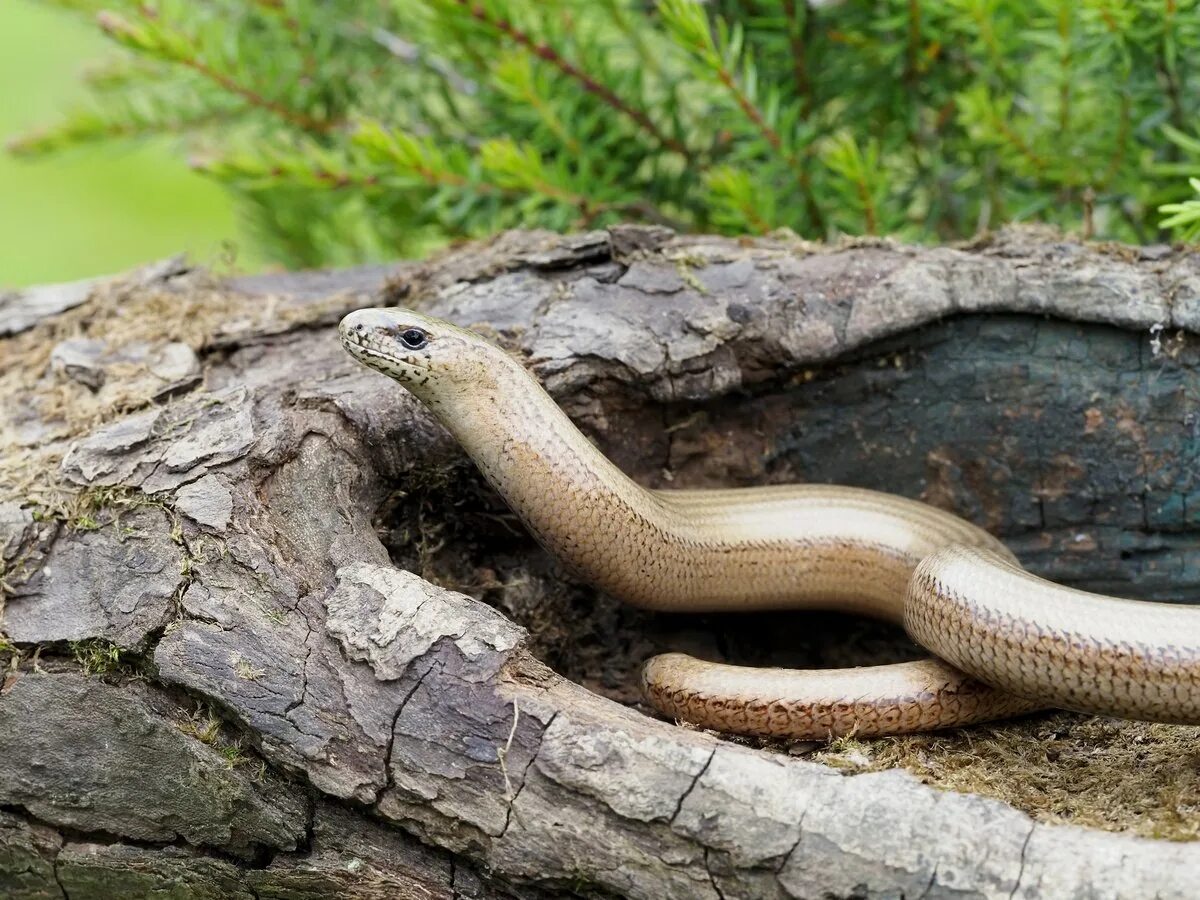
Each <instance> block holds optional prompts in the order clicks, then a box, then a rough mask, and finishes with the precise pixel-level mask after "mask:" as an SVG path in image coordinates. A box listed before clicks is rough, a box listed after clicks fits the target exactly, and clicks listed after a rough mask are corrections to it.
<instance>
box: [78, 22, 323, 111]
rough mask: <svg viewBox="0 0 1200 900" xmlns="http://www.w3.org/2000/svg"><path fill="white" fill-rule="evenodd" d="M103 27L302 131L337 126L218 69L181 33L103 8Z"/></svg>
mask: <svg viewBox="0 0 1200 900" xmlns="http://www.w3.org/2000/svg"><path fill="white" fill-rule="evenodd" d="M96 22H97V24H98V25H99V26H100V29H101V30H102V31H103V32H104V33H105V34H107V35H108V36H109V37H111V38H113V39H114V40H116V41H118V42H119V43H122V44H125V45H126V46H130V47H133V48H135V49H140V50H144V51H146V52H150V53H154V54H155V55H156V56H158V57H160V58H161V59H165V60H167V61H168V62H173V63H176V64H177V65H180V66H183V67H184V68H186V69H190V70H191V71H193V72H195V73H196V74H198V75H201V76H203V77H204V78H207V79H208V80H209V81H211V82H213V83H214V84H216V85H218V86H219V87H221V88H223V89H224V90H226V91H228V92H229V93H231V94H235V95H236V96H238V97H241V98H242V99H243V100H245V101H246V102H247V103H249V104H250V105H251V106H255V107H257V108H259V109H262V110H266V111H267V112H270V113H272V114H273V115H275V116H277V117H279V118H280V119H282V120H284V121H285V122H287V123H288V124H290V125H293V126H295V127H297V128H300V129H302V130H303V131H308V132H313V133H315V134H325V133H328V132H329V131H332V130H333V129H334V128H336V127H338V125H339V124H340V123H339V122H336V121H330V120H325V119H316V118H313V117H312V116H310V115H308V114H307V113H305V112H302V111H300V110H297V109H292V108H290V107H288V106H286V105H284V104H282V103H279V102H278V101H275V100H271V99H270V98H268V97H266V96H264V95H263V94H261V93H259V92H258V91H256V90H254V89H253V88H250V87H247V86H246V85H243V84H240V83H239V82H238V81H236V80H235V79H234V78H233V77H232V76H230V75H227V74H225V73H224V72H221V71H218V70H217V69H215V68H213V67H212V66H210V65H209V64H207V63H205V62H204V61H203V60H202V59H200V57H199V56H197V55H196V54H195V52H194V50H193V48H192V47H191V46H190V45H189V44H188V43H187V41H186V40H185V39H183V38H182V37H181V36H180V35H170V36H168V35H165V34H163V33H162V32H161V31H159V30H158V29H155V31H151V30H149V29H144V28H138V27H137V26H136V25H134V24H133V23H131V22H129V21H128V20H126V19H123V18H121V17H120V16H118V15H116V14H115V13H112V12H101V13H99V14H98V15H97V16H96Z"/></svg>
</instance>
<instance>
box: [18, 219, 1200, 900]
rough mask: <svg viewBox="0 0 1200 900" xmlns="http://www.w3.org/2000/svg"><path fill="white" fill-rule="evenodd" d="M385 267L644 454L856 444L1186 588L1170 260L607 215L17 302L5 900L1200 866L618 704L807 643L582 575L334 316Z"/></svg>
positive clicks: (717, 464)
mask: <svg viewBox="0 0 1200 900" xmlns="http://www.w3.org/2000/svg"><path fill="white" fill-rule="evenodd" d="M80 294H82V298H81V296H79V295H80ZM380 302H405V303H411V304H418V305H420V306H421V307H422V308H423V309H425V310H427V311H429V312H432V313H434V314H437V315H441V316H445V317H448V318H451V319H454V320H456V321H458V322H460V323H463V324H468V325H477V326H480V327H483V328H490V329H491V330H492V331H493V332H494V334H495V335H496V337H497V338H498V339H500V340H502V341H503V342H505V343H506V344H507V345H508V346H510V347H511V348H512V349H513V351H514V352H517V353H520V354H522V355H523V356H525V357H526V358H527V359H528V360H529V364H530V365H531V366H532V367H533V369H534V371H535V372H536V373H537V374H538V375H539V377H541V379H542V380H543V382H544V383H545V384H546V385H547V387H548V389H549V390H550V391H551V392H552V393H553V394H554V396H555V397H556V398H557V399H558V400H559V401H560V402H561V403H562V404H563V405H564V407H565V408H566V409H567V410H568V412H569V413H570V414H571V415H572V416H573V417H574V418H575V419H576V421H578V422H579V423H580V424H581V425H582V426H583V427H584V428H585V429H586V430H587V431H588V432H589V434H591V435H592V436H593V437H594V438H595V439H596V440H597V441H598V443H599V444H600V445H601V447H602V448H603V449H604V450H605V451H606V452H607V453H609V454H610V455H611V456H612V457H613V458H614V459H616V460H617V461H618V462H619V463H620V464H621V465H622V466H623V467H624V468H626V469H627V470H628V471H629V472H631V473H632V474H633V475H634V476H635V477H637V478H639V479H640V480H642V481H643V482H645V483H647V484H658V485H662V484H667V483H671V484H675V485H711V484H718V483H720V484H749V483H763V482H770V481H786V480H815V481H826V480H834V481H839V482H842V483H848V484H862V485H866V486H871V487H877V488H882V489H886V490H891V491H894V492H897V493H902V494H906V495H909V496H922V497H924V498H925V499H927V500H929V501H931V502H934V503H936V504H938V505H940V506H944V507H946V508H948V509H952V510H954V511H956V512H959V513H961V514H963V515H965V516H967V517H969V518H971V519H973V520H975V521H977V522H979V523H981V524H984V525H986V526H987V527H989V528H991V529H992V530H994V531H995V532H996V533H998V534H1000V535H1002V536H1003V537H1005V538H1006V539H1007V540H1009V541H1010V543H1011V545H1012V546H1013V547H1014V549H1016V550H1017V551H1018V553H1019V554H1020V555H1021V557H1022V559H1023V560H1024V561H1025V562H1026V563H1027V564H1028V565H1029V566H1030V567H1031V568H1033V569H1034V570H1036V571H1039V572H1042V573H1044V574H1046V575H1048V576H1050V577H1052V578H1055V579H1057V580H1061V581H1066V582H1071V583H1075V584H1083V585H1090V586H1102V587H1104V588H1111V589H1114V590H1117V591H1119V592H1121V593H1123V594H1126V595H1131V596H1170V597H1174V598H1179V599H1183V598H1186V597H1187V596H1188V594H1189V592H1190V593H1191V594H1193V595H1194V594H1195V591H1196V588H1197V586H1198V585H1200V564H1198V562H1197V561H1198V560H1200V554H1198V553H1197V552H1196V550H1197V541H1198V539H1200V488H1198V486H1197V485H1196V483H1195V477H1194V475H1193V473H1194V471H1195V470H1196V462H1197V460H1196V456H1197V452H1198V450H1197V447H1198V446H1200V445H1198V442H1197V440H1196V438H1197V434H1198V431H1200V409H1198V408H1197V407H1198V403H1200V384H1198V379H1200V374H1197V368H1196V362H1197V359H1196V342H1195V340H1194V339H1193V338H1192V335H1194V334H1195V333H1197V332H1200V257H1198V256H1196V255H1194V254H1187V253H1176V252H1172V251H1171V250H1169V249H1168V248H1145V249H1141V250H1136V249H1130V248H1124V247H1099V246H1082V245H1079V244H1076V243H1072V242H1069V241H1063V240H1060V239H1058V238H1056V237H1054V236H1048V235H1043V234H1037V233H1031V232H1013V233H1009V234H1004V235H1001V236H999V237H997V238H994V239H991V240H989V241H986V242H982V243H980V244H979V245H978V246H974V247H962V248H953V249H952V248H938V249H919V248H909V247H899V246H893V245H891V244H887V243H866V244H855V245H847V246H846V247H842V248H826V247H818V246H812V245H807V244H802V243H798V242H788V241H782V240H780V241H767V240H763V241H732V240H724V239H712V238H680V237H674V236H672V235H671V234H670V233H668V232H665V231H662V230H657V229H644V228H625V229H614V230H612V231H610V232H596V233H589V234H584V235H576V236H572V237H567V238H560V237H555V236H551V235H545V234H533V233H512V234H507V235H503V236H501V237H499V238H497V239H496V240H494V241H491V242H489V243H487V244H484V245H473V246H468V247H463V248H460V249H458V250H455V251H454V252H451V253H449V254H446V255H444V256H442V257H440V258H438V259H435V260H433V261H431V262H428V263H425V264H420V265H411V264H410V265H398V266H394V267H382V268H370V269H363V270H354V271H350V272H343V273H312V274H307V275H286V276H264V277H257V278H244V279H233V280H225V281H221V280H219V279H215V278H213V277H212V276H210V275H208V274H207V273H204V272H197V271H192V270H189V269H188V268H187V267H186V266H184V265H182V264H179V263H178V262H177V261H172V262H171V263H170V264H168V265H164V266H159V267H149V268H148V269H146V270H143V271H142V272H140V273H137V274H136V275H134V276H131V277H129V278H127V279H124V280H121V279H118V280H115V281H98V282H96V283H94V284H92V285H89V287H88V290H87V291H86V292H84V291H83V290H82V289H79V290H74V292H72V291H67V292H65V293H64V292H56V291H54V290H50V289H43V290H41V291H38V292H33V293H32V294H31V293H29V292H26V293H25V294H13V295H8V296H5V297H0V334H5V335H9V336H8V337H7V338H4V339H3V340H2V342H0V361H2V368H0V392H2V393H0V439H2V443H3V445H4V447H5V450H4V453H5V461H4V465H3V468H0V489H2V490H3V496H0V552H2V554H3V559H4V562H5V567H4V569H3V570H0V571H3V584H4V607H3V611H2V616H3V618H2V620H0V631H2V632H3V634H5V635H7V639H8V640H9V641H11V643H12V644H13V645H15V649H11V650H8V651H3V650H0V654H2V655H0V661H2V660H3V659H4V658H5V656H7V657H8V658H9V659H10V664H9V668H8V671H7V674H6V675H5V678H4V681H3V688H2V689H0V894H2V895H4V896H13V897H20V898H27V897H29V898H31V897H69V898H71V900H78V898H84V897H104V896H128V897H138V896H173V897H185V896H186V897H225V896H232V897H240V896H245V897H259V898H265V897H272V898H297V897H318V896H335V895H336V896H359V897H384V896H387V897H397V896H399V897H451V896H463V897H495V896H503V895H506V894H517V895H531V894H539V893H541V892H549V893H551V894H560V893H563V892H568V891H573V892H576V893H579V894H583V895H594V894H617V895H624V896H630V897H645V898H671V897H681V898H682V897H688V898H691V897H714V898H734V897H799V898H810V897H811V898H816V897H831V898H850V897H889V898H892V897H909V898H912V897H927V898H935V897H941V898H951V897H954V898H967V897H971V898H977V897H986V898H993V897H995V898H1036V897H1060V896H1061V897H1067V896H1070V897H1084V896H1087V897H1098V898H1099V897H1113V898H1117V897H1137V896H1156V897H1160V898H1173V897H1179V898H1186V897H1192V896H1195V885H1196V883H1197V879H1198V878H1200V845H1196V844H1190V843H1170V842H1164V841H1154V840H1147V839H1143V838H1138V837H1134V836H1131V835H1128V834H1119V833H1106V832H1099V831H1094V830H1089V829H1084V828H1079V827H1073V826H1068V825H1054V824H1045V823H1042V822H1036V823H1035V822H1034V821H1033V820H1032V819H1030V818H1029V817H1028V816H1027V815H1025V814H1024V813H1022V812H1019V811H1017V810H1014V809H1012V808H1010V807H1008V806H1006V805H1005V804H1003V803H1001V802H998V801H996V800H990V799H986V798H982V797H979V796H973V795H968V794H956V793H950V792H943V791H938V790H935V789H934V788H931V787H928V786H925V785H923V784H921V783H919V782H918V781H917V779H916V778H914V777H913V776H911V775H909V774H907V773H904V772H901V771H889V772H881V773H873V774H862V775H852V776H845V775H842V774H839V773H838V772H836V771H834V770H833V769H830V768H827V767H825V766H822V765H819V764H816V763H813V762H810V761H807V760H804V759H796V758H791V757H789V756H787V755H784V754H779V753H774V752H769V751H767V750H761V749H755V748H751V747H746V746H741V745H739V744H735V743H731V742H726V741H722V740H720V739H718V738H717V737H715V736H713V735H709V734H705V733H701V732H696V731H690V730H685V729H682V728H678V727H675V726H673V725H671V724H668V723H664V722H660V721H656V720H655V719H653V718H651V717H649V716H647V715H646V714H644V712H643V711H641V710H639V709H636V708H631V707H629V706H627V705H622V704H620V703H617V702H614V700H613V699H612V698H613V697H617V698H621V699H630V698H631V695H630V694H629V691H628V687H629V685H630V684H631V683H632V680H633V676H634V667H635V665H636V663H637V662H639V661H640V659H641V658H643V657H644V656H645V655H646V654H648V653H649V652H652V651H653V650H655V649H658V648H662V647H666V646H673V647H676V648H678V647H688V648H691V649H696V648H697V647H699V648H700V650H701V651H702V652H703V651H704V650H705V649H707V650H708V651H710V652H711V653H712V654H718V655H725V656H729V657H739V656H740V657H742V658H751V659H759V658H762V659H766V658H779V654H782V658H785V659H793V660H794V659H796V658H797V657H804V656H806V655H807V656H809V657H814V658H821V659H826V660H827V659H828V658H829V657H828V653H827V651H826V650H825V649H824V648H823V646H822V645H823V643H824V642H823V641H822V640H821V635H820V634H819V633H814V632H813V630H812V629H810V628H808V627H807V626H806V625H802V624H799V623H797V622H796V621H795V620H789V621H790V622H791V623H792V624H789V625H788V626H787V627H786V628H773V629H772V632H773V633H774V634H776V635H777V637H776V639H775V640H773V641H767V642H764V643H765V648H764V647H760V646H759V644H758V643H757V642H756V640H755V639H754V632H753V631H752V630H750V629H751V628H753V627H756V626H754V625H751V626H745V625H738V624H734V623H730V622H728V621H727V620H724V619H706V620H702V621H701V622H699V623H698V624H697V623H696V622H693V621H683V620H681V619H680V618H678V617H654V616H647V615H645V614H636V613H632V612H629V611H626V610H621V609H619V608H616V607H614V606H613V605H612V604H611V603H609V602H607V601H605V599H604V598H601V597H597V596H595V595H594V594H593V593H591V592H589V591H588V590H587V589H586V588H584V587H582V586H580V585H577V584H575V583H573V582H572V581H571V580H570V578H569V577H568V576H566V575H565V574H564V573H562V572H561V571H559V570H558V569H557V567H556V566H554V564H553V563H552V562H551V561H549V560H547V559H546V558H545V556H544V555H543V554H541V553H540V552H539V551H538V550H537V548H536V547H535V546H533V545H532V543H531V542H530V541H529V540H528V538H527V537H525V536H524V535H523V534H521V533H520V531H519V529H514V528H513V527H512V523H511V521H510V520H509V519H508V518H507V517H506V516H505V514H504V510H503V507H502V505H500V504H499V503H498V502H497V501H496V499H495V498H494V497H492V496H490V494H489V492H488V491H487V490H486V489H485V488H484V487H483V486H482V484H481V482H480V480H479V479H478V478H477V476H476V475H475V474H474V472H473V470H472V469H471V468H470V466H469V465H468V464H467V463H466V461H465V460H464V459H463V457H462V455H461V453H460V451H459V450H458V448H457V447H456V446H455V445H454V444H453V442H452V441H450V439H449V438H448V437H447V435H446V434H445V433H444V432H443V431H442V430H441V429H440V428H439V427H437V426H436V425H435V424H434V423H433V422H432V421H431V420H430V419H429V417H428V416H427V415H426V414H425V412H424V410H423V409H422V408H421V407H420V406H419V405H418V404H416V403H415V402H414V401H412V400H411V399H410V398H409V397H408V396H407V395H405V394H404V393H403V392H402V391H400V390H398V389H397V388H396V387H395V386H394V385H393V384H392V383H390V382H389V381H387V380H386V379H385V378H383V377H382V376H380V375H378V374H376V373H373V372H370V371H367V370H365V369H363V368H361V367H358V366H356V365H355V364H354V363H353V362H352V361H351V360H350V359H349V358H348V357H347V356H345V354H343V352H342V351H341V350H340V348H339V346H338V342H337V340H336V336H335V331H334V323H335V322H336V320H337V318H338V317H339V316H340V315H341V314H342V313H343V312H344V311H347V310H349V309H352V308H356V307H358V306H361V305H367V304H370V303H380ZM155 322H158V323H159V324H158V325H157V326H154V323H155ZM151 326H154V327H157V328H158V329H159V330H158V332H157V335H156V336H155V334H154V333H153V332H148V331H147V329H149V328H151ZM404 569H411V570H414V571H416V572H418V573H422V574H425V575H430V576H431V577H434V576H436V577H438V578H439V579H440V580H441V581H442V582H443V583H453V584H456V585H458V586H459V587H461V588H463V589H464V590H467V591H469V592H470V593H473V594H475V595H476V596H478V597H482V598H483V599H484V600H486V601H487V602H486V603H485V602H481V601H480V600H478V599H474V598H472V597H470V596H466V595H464V594H461V593H455V592H453V591H450V590H447V589H445V588H444V587H439V586H435V585H434V584H432V583H430V581H428V580H426V579H423V578H422V577H419V575H418V574H412V573H411V572H409V571H404ZM758 625H759V626H761V621H759V623H758ZM524 626H528V627H524ZM714 627H716V628H717V629H718V631H719V635H718V638H716V639H714V638H713V637H712V634H713V632H712V631H711V629H712V628H714ZM4 646H5V645H4V644H0V647H4ZM35 650H37V651H39V652H38V654H37V655H35V653H34V651H35ZM546 663H549V664H550V666H552V667H553V668H551V667H550V666H547V665H546ZM555 670H558V672H561V673H567V674H569V675H571V676H572V677H573V678H575V679H576V680H577V681H578V682H580V684H577V683H575V682H574V681H571V680H568V679H566V678H564V677H562V675H561V674H557V673H556V671H555ZM581 685H586V687H585V686H581ZM589 688H590V689H589ZM1180 765H1194V763H1193V762H1191V761H1187V760H1181V761H1180Z"/></svg>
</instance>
